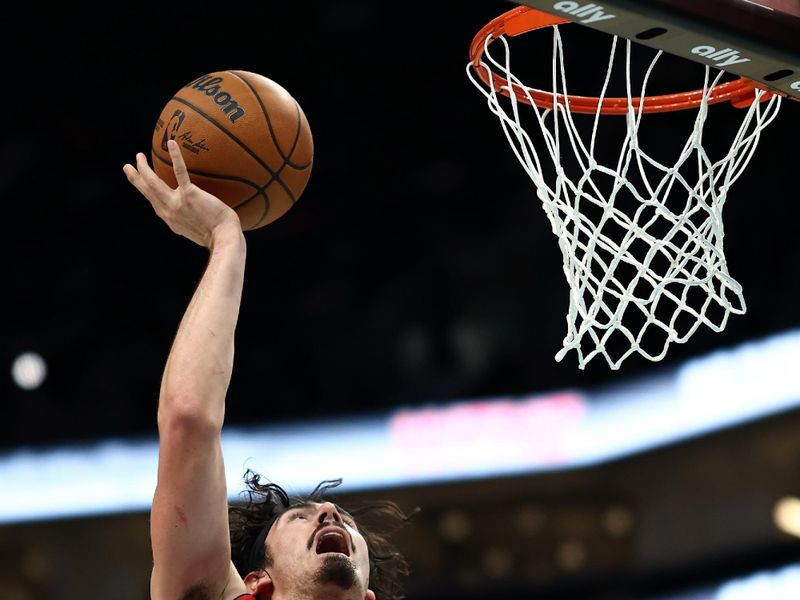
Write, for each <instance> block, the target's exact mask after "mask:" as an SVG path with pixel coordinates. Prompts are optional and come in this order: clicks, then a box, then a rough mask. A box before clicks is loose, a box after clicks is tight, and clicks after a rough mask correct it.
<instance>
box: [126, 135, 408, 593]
mask: <svg viewBox="0 0 800 600" xmlns="http://www.w3.org/2000/svg"><path fill="white" fill-rule="evenodd" d="M168 149H169V154H170V157H171V159H172V163H173V165H174V171H175V177H176V180H177V182H178V187H177V189H172V188H170V187H169V186H168V185H167V184H166V183H165V182H164V181H163V180H162V179H160V178H159V177H158V176H157V175H156V174H155V172H154V171H153V170H152V169H151V168H150V166H149V165H148V163H147V159H146V158H145V156H144V155H143V154H138V155H137V156H136V166H135V167H134V166H132V165H129V164H126V165H125V166H124V167H123V171H124V173H125V175H126V176H127V178H128V181H130V182H131V184H133V186H134V187H136V189H137V190H139V191H140V192H141V193H142V195H144V196H145V198H147V200H149V201H150V204H151V205H152V206H153V209H155V212H156V214H157V215H158V216H159V217H160V218H161V219H162V220H163V221H164V222H165V223H166V224H167V225H168V226H169V227H170V229H171V230H172V231H173V232H175V233H177V234H179V235H182V236H184V237H187V238H189V239H190V240H191V241H193V242H195V243H197V244H200V245H201V246H204V247H206V248H208V250H209V252H210V257H209V261H208V265H207V267H206V270H205V273H204V274H203V277H202V279H201V280H200V283H199V285H198V286H197V289H196V291H195V293H194V296H193V297H192V299H191V302H190V303H189V306H188V308H187V309H186V312H185V314H184V316H183V320H182V321H181V324H180V327H179V329H178V333H177V335H176V337H175V340H174V342H173V345H172V349H171V351H170V354H169V358H168V359H167V363H166V367H165V369H164V374H163V378H162V381H161V390H160V397H159V406H158V432H159V458H158V484H157V487H156V492H155V497H154V499H153V507H152V512H151V522H150V529H151V540H152V546H153V572H152V578H151V584H150V589H151V596H152V598H153V600H178V599H182V600H234V599H237V598H238V599H239V600H256V599H257V600H288V599H292V600H301V599H308V600H311V599H317V600H321V599H323V598H324V599H326V600H339V599H341V600H345V599H347V600H375V598H376V596H377V598H378V600H394V599H397V598H401V597H402V595H401V592H400V587H399V584H398V581H399V576H400V575H402V574H405V573H407V569H406V565H405V562H404V560H403V558H402V556H400V555H399V554H398V553H397V552H395V551H394V549H393V548H392V546H391V545H389V543H388V542H387V540H386V538H385V537H384V536H383V535H378V534H376V533H372V532H369V531H367V530H366V529H364V527H363V526H359V523H357V522H356V520H355V518H356V517H358V516H359V515H361V514H363V511H362V512H356V511H354V512H353V514H350V513H347V512H345V511H344V510H343V509H342V508H340V507H339V506H337V505H335V504H333V503H331V502H327V501H325V500H324V498H323V494H324V493H325V491H326V490H327V489H329V488H331V487H335V486H336V485H338V483H340V481H332V482H323V484H321V485H320V486H319V487H318V488H317V490H315V492H314V493H312V494H311V496H310V497H308V498H306V499H292V498H289V497H288V496H287V495H286V493H285V492H284V491H283V490H282V489H281V488H280V487H278V486H277V485H274V484H262V483H261V481H260V479H259V477H258V475H255V474H252V473H250V474H249V476H248V478H247V482H246V483H247V485H248V488H249V492H248V497H249V501H248V502H247V503H246V505H244V506H236V507H231V508H230V509H229V507H228V504H227V490H226V486H225V473H224V464H223V459H222V451H221V446H220V433H221V430H222V425H223V417H224V413H225V395H226V392H227V388H228V384H229V381H230V377H231V369H232V366H233V338H234V330H235V328H236V321H237V319H238V313H239V304H240V300H241V296H242V286H243V282H244V266H245V254H246V248H245V238H244V235H243V233H242V229H241V225H240V222H239V218H238V216H237V214H236V212H234V210H233V209H231V208H229V207H228V206H227V205H226V204H224V203H223V202H222V201H221V200H219V199H217V198H216V197H214V196H212V195H211V194H208V193H206V192H204V191H203V190H201V189H200V188H198V187H197V186H195V185H193V184H192V183H191V181H190V180H189V174H188V172H187V169H186V166H185V163H184V161H183V158H182V156H181V153H180V150H179V148H178V145H177V144H176V143H175V142H174V141H173V140H170V141H169V143H168ZM270 400H271V401H279V399H270ZM321 458H322V459H323V460H325V459H327V458H330V457H321ZM334 462H335V461H333V460H331V463H332V464H334ZM370 510H371V511H372V512H376V511H377V512H378V513H379V515H380V516H382V517H389V518H394V519H395V520H398V521H402V520H407V517H405V515H403V513H402V512H401V511H400V510H399V508H398V507H397V506H396V505H394V504H393V503H388V502H387V503H381V504H380V505H373V506H371V507H370ZM359 518H360V517H359Z"/></svg>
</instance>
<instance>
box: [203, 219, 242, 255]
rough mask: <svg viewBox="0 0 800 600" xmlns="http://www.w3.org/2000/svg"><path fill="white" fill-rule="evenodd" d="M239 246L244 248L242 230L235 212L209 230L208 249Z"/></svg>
mask: <svg viewBox="0 0 800 600" xmlns="http://www.w3.org/2000/svg"><path fill="white" fill-rule="evenodd" d="M229 246H233V247H240V248H242V249H244V246H245V243H244V232H243V231H242V226H241V223H240V222H239V218H238V217H237V216H236V214H235V213H234V214H232V215H231V218H227V219H225V220H224V221H222V222H221V223H219V224H217V225H216V226H215V227H214V229H212V230H211V239H210V240H209V244H208V248H209V250H214V249H215V248H216V249H219V248H222V247H229Z"/></svg>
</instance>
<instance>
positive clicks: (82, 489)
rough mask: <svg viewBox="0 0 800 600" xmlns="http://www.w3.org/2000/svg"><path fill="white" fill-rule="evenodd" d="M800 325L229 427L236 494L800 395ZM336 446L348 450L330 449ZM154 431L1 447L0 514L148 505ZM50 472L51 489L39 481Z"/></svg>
mask: <svg viewBox="0 0 800 600" xmlns="http://www.w3.org/2000/svg"><path fill="white" fill-rule="evenodd" d="M797 364H800V330H794V331H789V332H786V333H783V334H780V335H775V336H772V337H769V338H766V339H764V340H760V341H756V342H750V343H747V344H743V345H741V346H738V347H736V348H732V349H728V350H721V351H718V352H714V353H712V354H710V355H708V356H706V357H704V358H700V359H696V360H692V361H689V362H687V363H686V364H685V365H683V366H681V367H679V368H678V369H675V370H673V371H671V372H668V373H664V372H661V373H660V374H659V375H658V376H651V377H644V378H639V379H637V380H625V379H622V378H620V379H619V383H618V384H616V385H615V386H614V387H613V388H609V387H605V388H603V389H602V390H595V391H592V390H589V391H579V390H561V391H557V392H552V393H546V394H531V395H528V396H524V397H514V398H494V399H482V400H472V401H459V402H452V403H448V404H442V405H430V406H423V407H415V408H403V409H400V410H397V411H395V412H393V413H391V414H388V415H385V416H378V417H369V418H356V419H348V420H338V421H337V420H331V421H318V422H313V423H300V424H296V423H295V424H283V425H281V424H274V425H270V426H265V427H249V428H234V427H227V428H226V429H225V430H224V432H223V436H222V445H223V448H224V453H225V470H226V473H227V475H228V481H227V485H228V490H230V493H231V499H232V500H235V499H236V498H237V493H238V491H239V490H241V489H242V485H243V484H242V475H243V473H244V470H245V469H247V468H252V469H254V470H255V471H258V472H260V473H261V474H263V475H264V476H265V477H267V478H269V479H270V480H272V481H275V482H278V483H280V484H282V485H284V486H285V487H286V488H287V489H288V490H289V491H290V492H304V491H308V490H310V489H311V488H313V487H314V486H315V485H316V484H317V483H319V482H320V481H322V480H324V479H329V478H331V477H342V478H343V479H344V481H345V487H344V488H343V489H344V490H345V491H347V490H352V491H356V490H364V489H374V488H381V487H399V486H405V485H418V484H424V483H433V482H444V481H452V480H469V479H479V478H487V477H496V476H502V475H522V474H536V473H541V472H546V471H554V470H563V469H570V468H576V467H584V466H589V465H594V464H599V463H603V462H606V461H609V460H612V459H616V458H619V457H622V456H626V455H630V454H634V453H637V452H641V451H643V450H648V449H652V448H655V447H658V446H663V445H666V444H671V443H675V442H678V441H681V440H684V439H687V438H690V437H695V436H699V435H702V434H706V433H708V432H710V431H714V430H719V429H722V428H725V427H730V426H732V425H736V424H739V423H742V422H746V421H750V420H753V419H757V418H761V417H765V416H768V415H772V414H775V413H778V412H781V411H785V410H789V409H791V408H796V407H800V378H798V377H796V375H795V369H794V366H795V365H797ZM331 456H335V457H336V460H335V462H332V461H330V460H320V457H331ZM157 459H158V447H157V444H156V440H155V438H154V437H153V438H150V439H146V440H138V441H136V440H121V439H118V440H111V441H104V442H98V443H96V444H94V445H91V446H81V447H65V448H56V449H48V450H34V449H22V450H17V451H15V452H10V453H7V454H5V455H0V522H12V521H25V520H33V519H44V518H56V517H66V516H78V515H91V514H101V513H110V512H122V511H134V510H146V509H147V508H148V507H149V506H150V502H151V501H152V497H153V491H154V489H155V483H156V464H157ZM42 481H47V482H48V485H47V489H46V491H43V490H42V488H41V484H40V482H42Z"/></svg>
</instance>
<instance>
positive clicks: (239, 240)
mask: <svg viewBox="0 0 800 600" xmlns="http://www.w3.org/2000/svg"><path fill="white" fill-rule="evenodd" d="M169 153H170V157H171V158H172V162H173V165H174V169H175V176H176V179H177V181H178V188H177V189H172V188H170V187H169V186H168V185H167V184H166V183H164V182H163V181H162V180H161V179H160V178H159V177H158V176H157V175H156V174H155V172H153V170H152V169H151V168H150V166H149V165H148V164H147V159H146V158H145V156H144V155H143V154H139V155H137V157H136V167H133V166H132V165H125V167H124V168H123V170H124V172H125V175H126V176H127V177H128V180H129V181H130V182H131V184H133V185H134V186H135V187H136V189H138V190H139V191H140V192H141V193H142V194H143V195H144V196H145V197H146V198H147V199H148V200H149V201H150V203H151V205H152V206H153V208H154V209H155V211H156V214H158V216H159V217H161V219H162V220H164V221H165V222H166V223H167V225H169V227H170V228H171V229H172V230H173V231H174V232H175V233H178V234H180V235H183V236H185V237H187V238H189V239H190V240H192V241H194V242H196V243H198V244H200V245H202V246H205V247H207V248H208V249H209V251H210V257H209V261H208V266H207V267H206V271H205V273H204V274H203V277H202V279H201V281H200V283H199V285H198V287H197V289H196V291H195V293H194V296H193V297H192V300H191V302H190V303H189V306H188V308H187V309H186V312H185V314H184V316H183V320H182V321H181V324H180V327H179V329H178V333H177V335H176V337H175V341H174V342H173V345H172V349H171V351H170V354H169V358H168V359H167V364H166V368H165V370H164V375H163V378H162V382H161V391H160V398H159V406H158V431H159V458H158V484H157V487H156V493H155V498H154V499H153V507H152V513H151V525H150V529H151V540H152V545H153V575H152V579H151V596H152V598H153V600H177V599H179V598H184V597H185V596H187V595H189V592H190V591H193V590H196V591H195V593H196V594H197V595H196V596H192V597H202V598H205V597H209V598H215V599H216V598H231V597H234V596H236V595H237V594H239V593H243V592H245V591H246V590H245V588H244V584H243V583H242V581H241V579H240V578H239V577H238V575H237V574H236V572H235V569H233V566H232V564H231V560H230V539H229V530H228V512H227V506H228V503H227V491H226V486H225V472H224V464H223V460H222V451H221V446H220V432H221V430H222V424H223V418H224V413H225V394H226V392H227V389H228V384H229V382H230V377H231V370H232V367H233V338H234V330H235V328H236V321H237V318H238V314H239V304H240V301H241V295H242V285H243V281H244V266H245V241H244V236H243V234H242V229H241V225H240V223H239V219H238V216H237V215H236V213H235V212H234V211H233V210H232V209H231V208H229V207H228V206H226V205H225V204H224V203H223V202H221V201H220V200H219V199H217V198H215V197H214V196H212V195H210V194H208V193H206V192H204V191H202V190H201V189H200V188H198V187H197V186H194V185H193V184H192V183H191V181H190V180H189V175H188V173H187V171H186V167H185V164H184V162H183V158H182V157H181V154H180V150H179V149H178V146H177V144H176V143H175V142H173V141H170V143H169ZM201 590H202V591H201Z"/></svg>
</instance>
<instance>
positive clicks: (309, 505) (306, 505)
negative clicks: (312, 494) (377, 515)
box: [284, 501, 356, 523]
mask: <svg viewBox="0 0 800 600" xmlns="http://www.w3.org/2000/svg"><path fill="white" fill-rule="evenodd" d="M317 504H319V503H318V502H311V501H308V502H298V503H297V504H292V505H291V506H290V507H289V508H287V509H286V512H287V513H288V512H291V511H293V510H308V509H312V510H313V509H315V508H316V505H317ZM333 505H334V506H335V507H336V510H337V511H339V514H341V515H342V516H344V517H347V518H348V519H350V520H351V521H353V523H355V522H356V519H355V517H354V516H353V515H351V514H350V513H349V512H348V511H346V510H345V509H343V508H342V507H341V506H339V505H338V504H336V503H335V502H334V503H333ZM284 514H285V513H284Z"/></svg>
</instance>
